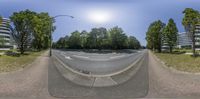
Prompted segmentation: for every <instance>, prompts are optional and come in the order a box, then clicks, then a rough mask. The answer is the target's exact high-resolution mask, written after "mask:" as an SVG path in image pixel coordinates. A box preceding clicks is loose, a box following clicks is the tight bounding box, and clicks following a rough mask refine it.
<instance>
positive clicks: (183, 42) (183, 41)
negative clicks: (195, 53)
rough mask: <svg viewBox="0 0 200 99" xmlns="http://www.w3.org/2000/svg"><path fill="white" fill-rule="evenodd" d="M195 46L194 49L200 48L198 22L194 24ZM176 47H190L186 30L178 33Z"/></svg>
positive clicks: (189, 39)
mask: <svg viewBox="0 0 200 99" xmlns="http://www.w3.org/2000/svg"><path fill="white" fill-rule="evenodd" d="M194 36H195V48H196V50H200V24H199V25H197V26H196V29H195V35H194ZM177 46H178V48H191V47H192V40H191V38H190V37H189V34H188V33H186V32H182V33H179V34H178V42H177Z"/></svg>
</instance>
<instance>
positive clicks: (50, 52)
mask: <svg viewBox="0 0 200 99" xmlns="http://www.w3.org/2000/svg"><path fill="white" fill-rule="evenodd" d="M63 16H66V17H70V18H74V17H73V16H70V15H57V16H54V17H52V18H51V20H52V21H53V20H54V19H55V18H57V17H63ZM52 24H53V23H51V24H50V49H49V56H50V57H51V56H52V32H51V30H52Z"/></svg>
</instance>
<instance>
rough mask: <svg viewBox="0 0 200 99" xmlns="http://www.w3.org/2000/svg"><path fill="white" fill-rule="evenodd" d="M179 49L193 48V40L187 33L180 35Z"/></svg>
mask: <svg viewBox="0 0 200 99" xmlns="http://www.w3.org/2000/svg"><path fill="white" fill-rule="evenodd" d="M177 47H178V48H191V47H192V40H191V38H190V37H189V34H188V33H187V32H182V33H179V34H178V36H177Z"/></svg>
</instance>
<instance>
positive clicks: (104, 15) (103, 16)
mask: <svg viewBox="0 0 200 99" xmlns="http://www.w3.org/2000/svg"><path fill="white" fill-rule="evenodd" d="M88 18H89V20H90V21H92V22H95V23H98V24H102V23H106V22H108V21H110V20H111V13H109V12H108V11H98V10H96V11H90V12H88Z"/></svg>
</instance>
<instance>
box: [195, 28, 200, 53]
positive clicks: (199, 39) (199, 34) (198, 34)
mask: <svg viewBox="0 0 200 99" xmlns="http://www.w3.org/2000/svg"><path fill="white" fill-rule="evenodd" d="M195 47H196V49H197V50H200V24H198V25H196V29H195Z"/></svg>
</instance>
